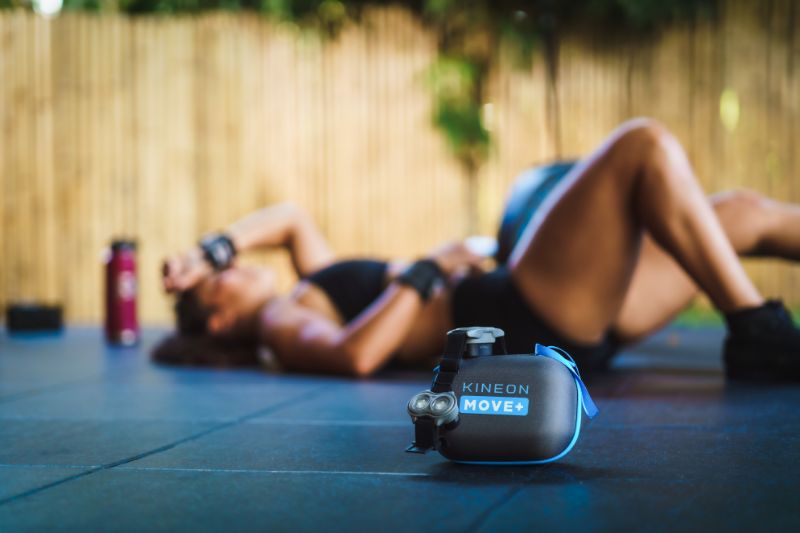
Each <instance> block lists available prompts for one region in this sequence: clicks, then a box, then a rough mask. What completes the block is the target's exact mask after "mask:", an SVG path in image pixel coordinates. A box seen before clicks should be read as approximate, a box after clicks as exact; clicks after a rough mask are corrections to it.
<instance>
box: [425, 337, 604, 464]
mask: <svg viewBox="0 0 800 533" xmlns="http://www.w3.org/2000/svg"><path fill="white" fill-rule="evenodd" d="M489 329H491V330H495V331H499V332H500V335H502V331H500V330H496V328H459V329H458V330H453V331H452V332H450V333H449V334H448V344H447V349H446V350H445V354H444V356H443V358H442V362H441V364H440V365H439V366H438V367H437V368H436V369H435V370H434V372H435V376H434V380H433V384H432V386H431V391H430V393H431V394H434V395H435V394H437V393H438V394H448V393H450V392H452V393H453V394H454V395H455V398H456V401H457V405H458V419H457V421H456V422H453V423H449V424H447V425H445V426H443V427H441V428H436V429H435V437H433V439H431V440H430V441H429V442H430V447H433V448H435V449H437V450H438V451H439V453H441V454H442V455H443V456H444V457H446V458H447V459H450V460H452V461H457V462H465V463H484V464H537V463H547V462H551V461H555V460H558V459H560V458H561V457H563V456H564V455H566V454H567V453H569V451H570V450H571V449H572V447H573V446H574V445H575V443H576V442H577V439H578V436H579V434H580V429H581V418H582V413H581V410H584V411H586V413H587V415H589V416H590V417H593V416H594V415H595V414H596V412H597V408H596V407H595V405H594V403H593V402H592V400H591V398H590V397H589V395H588V391H587V390H586V388H585V386H584V385H583V382H582V380H581V379H580V375H579V373H578V369H577V366H576V365H575V363H574V361H572V360H571V358H569V356H568V355H566V352H563V351H560V350H559V349H558V348H555V347H545V346H541V345H537V346H536V349H535V351H534V353H533V354H526V355H506V354H505V353H504V352H505V348H504V346H505V343H504V342H498V343H497V344H496V345H495V347H494V348H493V349H492V351H491V352H488V350H486V349H484V350H483V352H484V353H486V355H472V356H471V355H469V353H467V352H469V351H470V350H468V349H467V342H469V338H468V335H469V332H470V331H475V330H489ZM500 339H501V340H502V337H500ZM473 351H476V350H473ZM477 351H480V350H477ZM487 352H488V353H487ZM497 352H500V353H497ZM565 355H566V356H565ZM412 419H414V415H413V414H412ZM415 425H417V426H418V427H417V437H418V438H416V439H415V444H414V445H412V447H411V448H409V451H423V450H422V448H417V449H416V450H415V449H414V448H415V447H416V445H417V441H420V440H425V438H424V435H421V433H420V431H428V428H427V427H425V426H424V424H423V425H420V424H419V420H415ZM434 425H435V424H434ZM420 437H423V438H420Z"/></svg>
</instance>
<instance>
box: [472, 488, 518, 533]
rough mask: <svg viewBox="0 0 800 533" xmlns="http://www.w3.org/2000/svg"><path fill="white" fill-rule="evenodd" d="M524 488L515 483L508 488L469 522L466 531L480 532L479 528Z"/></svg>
mask: <svg viewBox="0 0 800 533" xmlns="http://www.w3.org/2000/svg"><path fill="white" fill-rule="evenodd" d="M524 487H525V483H516V484H515V485H514V486H512V487H511V488H509V489H508V490H507V491H506V492H504V493H503V494H502V495H500V497H499V498H497V500H496V501H495V502H494V503H492V504H490V505H488V506H487V507H486V508H485V509H483V511H481V512H480V513H478V516H476V517H475V519H474V520H473V521H472V522H470V524H469V525H468V526H467V527H466V531H471V532H477V531H479V530H480V528H481V527H483V526H484V524H486V522H488V521H489V519H490V518H491V517H492V515H493V514H494V513H495V512H496V511H497V510H498V509H500V508H501V507H503V506H504V505H505V504H507V503H508V502H509V501H510V500H511V499H512V498H513V497H514V496H516V495H517V493H519V492H520V491H521V490H522V489H523V488H524Z"/></svg>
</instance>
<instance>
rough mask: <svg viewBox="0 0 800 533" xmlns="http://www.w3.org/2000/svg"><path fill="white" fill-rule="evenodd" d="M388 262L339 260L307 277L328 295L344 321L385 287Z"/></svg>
mask: <svg viewBox="0 0 800 533" xmlns="http://www.w3.org/2000/svg"><path fill="white" fill-rule="evenodd" d="M387 267H388V263H386V262H384V261H373V260H370V259H351V260H348V261H340V262H338V263H334V264H332V265H330V266H327V267H325V268H323V269H322V270H317V271H316V272H314V273H313V274H311V275H309V276H307V277H306V280H307V281H309V282H311V283H313V284H314V285H316V286H317V287H319V288H320V289H322V290H323V291H325V293H326V294H327V295H328V298H330V299H331V302H332V303H333V305H334V307H336V309H337V310H338V311H339V313H340V314H341V315H342V318H344V320H345V322H350V321H351V320H353V319H354V318H355V317H357V316H358V315H359V314H361V312H362V311H363V310H364V309H366V308H367V307H369V305H370V304H371V303H372V302H374V301H375V300H376V299H377V298H378V296H380V295H381V293H382V292H383V289H384V288H385V287H386V281H387V280H386V269H387Z"/></svg>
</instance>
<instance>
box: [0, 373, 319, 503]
mask: <svg viewBox="0 0 800 533" xmlns="http://www.w3.org/2000/svg"><path fill="white" fill-rule="evenodd" d="M326 388H327V387H320V388H319V389H317V390H315V391H312V392H311V393H308V394H310V395H311V396H312V397H313V395H315V394H321V393H322V392H323V391H324V390H325V389H326ZM294 399H295V398H291V399H287V400H285V401H283V402H279V403H277V404H274V405H271V406H270V407H266V408H264V409H260V410H258V411H255V412H253V413H250V414H249V415H245V416H243V417H240V418H239V419H237V420H234V421H231V422H227V423H224V424H218V425H216V426H212V427H210V428H207V429H205V430H204V431H200V432H199V433H195V434H192V435H189V436H187V437H184V438H182V439H178V440H177V441H174V442H172V443H169V444H165V445H163V446H159V447H158V448H155V449H152V450H148V451H146V452H142V453H139V454H136V455H134V456H131V457H126V458H124V459H120V460H118V461H113V462H111V463H106V464H103V465H102V466H100V467H97V468H92V469H89V470H86V471H85V472H81V473H79V474H75V475H74V476H68V477H66V478H63V479H60V480H58V481H54V482H52V483H48V484H45V485H42V486H40V487H36V488H33V489H30V490H27V491H25V492H22V493H20V494H16V495H13V496H9V497H8V498H5V499H2V500H0V506H3V505H5V504H7V503H10V502H12V501H16V500H20V499H23V498H27V497H29V496H33V495H35V494H38V493H40V492H43V491H45V490H48V489H50V488H53V487H56V486H58V485H61V484H63V483H68V482H70V481H74V480H76V479H80V478H82V477H85V476H89V475H91V474H94V473H96V472H101V471H103V470H110V469H112V468H115V467H118V466H121V465H124V464H128V463H131V462H133V461H138V460H139V459H143V458H145V457H149V456H151V455H155V454H158V453H161V452H163V451H166V450H170V449H172V448H174V447H176V446H179V445H181V444H184V443H186V442H190V441H193V440H196V439H199V438H201V437H204V436H206V435H208V434H210V433H214V432H216V431H221V430H223V429H226V428H229V427H232V426H235V425H236V424H239V423H241V422H243V421H245V420H248V419H250V418H254V417H257V416H263V415H265V414H268V413H270V412H271V411H272V410H277V409H280V408H282V407H283V406H284V404H287V403H289V402H290V401H292V400H294Z"/></svg>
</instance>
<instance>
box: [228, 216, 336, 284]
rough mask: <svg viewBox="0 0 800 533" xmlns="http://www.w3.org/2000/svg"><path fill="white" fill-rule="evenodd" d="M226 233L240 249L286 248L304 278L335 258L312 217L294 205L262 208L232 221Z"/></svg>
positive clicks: (241, 250) (297, 270) (296, 269)
mask: <svg viewBox="0 0 800 533" xmlns="http://www.w3.org/2000/svg"><path fill="white" fill-rule="evenodd" d="M226 233H227V235H228V236H229V237H230V238H231V240H232V241H233V244H234V246H235V247H236V250H237V251H239V252H243V251H247V250H255V249H258V248H276V247H283V248H286V249H287V250H288V252H289V254H290V255H291V258H292V264H293V265H294V268H295V271H296V272H297V274H298V275H299V276H301V277H303V276H306V275H308V274H310V273H312V272H314V271H315V270H318V269H320V268H322V267H324V266H327V265H328V264H330V263H331V261H333V258H334V256H333V252H332V251H331V249H330V246H328V242H327V241H326V240H325V237H323V236H322V233H321V232H320V231H319V229H318V228H317V226H316V225H315V224H314V221H313V220H312V219H311V217H310V216H309V215H308V214H307V213H306V212H305V211H303V210H302V209H300V208H298V207H297V206H295V205H293V204H279V205H274V206H270V207H265V208H264V209H260V210H258V211H256V212H254V213H251V214H249V215H247V216H246V217H244V218H242V219H241V220H239V221H237V222H234V223H233V224H231V225H230V226H229V227H228V229H227V231H226Z"/></svg>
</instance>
